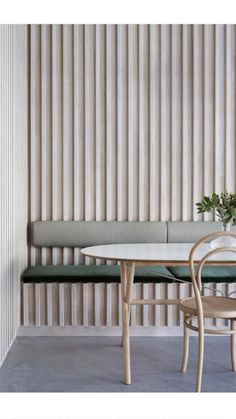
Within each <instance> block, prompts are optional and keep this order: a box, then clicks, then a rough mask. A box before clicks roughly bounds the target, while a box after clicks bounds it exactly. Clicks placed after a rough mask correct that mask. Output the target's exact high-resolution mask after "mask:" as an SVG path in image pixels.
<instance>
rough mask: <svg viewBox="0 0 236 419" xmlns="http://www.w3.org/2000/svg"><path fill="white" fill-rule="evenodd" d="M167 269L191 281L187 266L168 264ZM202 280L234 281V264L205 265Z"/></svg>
mask: <svg viewBox="0 0 236 419" xmlns="http://www.w3.org/2000/svg"><path fill="white" fill-rule="evenodd" d="M168 269H169V271H170V272H171V273H172V274H173V275H174V276H175V277H176V278H178V279H182V280H184V281H189V282H191V277H190V271H189V267H188V266H169V267H168ZM202 282H205V283H208V282H236V266H205V267H204V268H203V270H202Z"/></svg>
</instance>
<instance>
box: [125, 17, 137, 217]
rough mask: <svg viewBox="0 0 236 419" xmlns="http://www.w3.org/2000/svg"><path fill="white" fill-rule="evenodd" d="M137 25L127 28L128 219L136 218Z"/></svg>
mask: <svg viewBox="0 0 236 419" xmlns="http://www.w3.org/2000/svg"><path fill="white" fill-rule="evenodd" d="M137 166H138V27H137V25H130V26H129V28H128V180H127V181H128V220H129V221H135V220H138V186H137V185H138V167H137Z"/></svg>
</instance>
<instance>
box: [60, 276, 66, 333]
mask: <svg viewBox="0 0 236 419" xmlns="http://www.w3.org/2000/svg"><path fill="white" fill-rule="evenodd" d="M59 325H60V326H64V325H65V295H64V284H59Z"/></svg>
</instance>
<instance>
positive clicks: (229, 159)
mask: <svg viewBox="0 0 236 419" xmlns="http://www.w3.org/2000/svg"><path fill="white" fill-rule="evenodd" d="M235 49H236V43H235V25H227V27H226V87H225V89H226V92H225V93H226V99H225V100H226V102H225V106H226V109H225V118H226V120H225V124H226V138H225V143H226V144H225V188H226V189H227V190H228V191H235V188H236V177H235V173H236V170H235V151H236V146H235V133H236V130H235V111H236V106H235V94H234V92H235V88H236V73H235V54H236V51H235Z"/></svg>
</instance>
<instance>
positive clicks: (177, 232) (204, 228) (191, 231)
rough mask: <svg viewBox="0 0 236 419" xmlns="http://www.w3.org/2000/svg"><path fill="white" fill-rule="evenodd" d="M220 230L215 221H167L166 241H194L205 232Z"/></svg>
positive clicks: (219, 225)
mask: <svg viewBox="0 0 236 419" xmlns="http://www.w3.org/2000/svg"><path fill="white" fill-rule="evenodd" d="M216 231H221V223H220V222H216V221H169V222H168V223H167V241H168V243H195V242H196V241H198V240H200V239H201V238H202V237H203V236H206V235H207V234H210V233H214V232H216Z"/></svg>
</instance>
